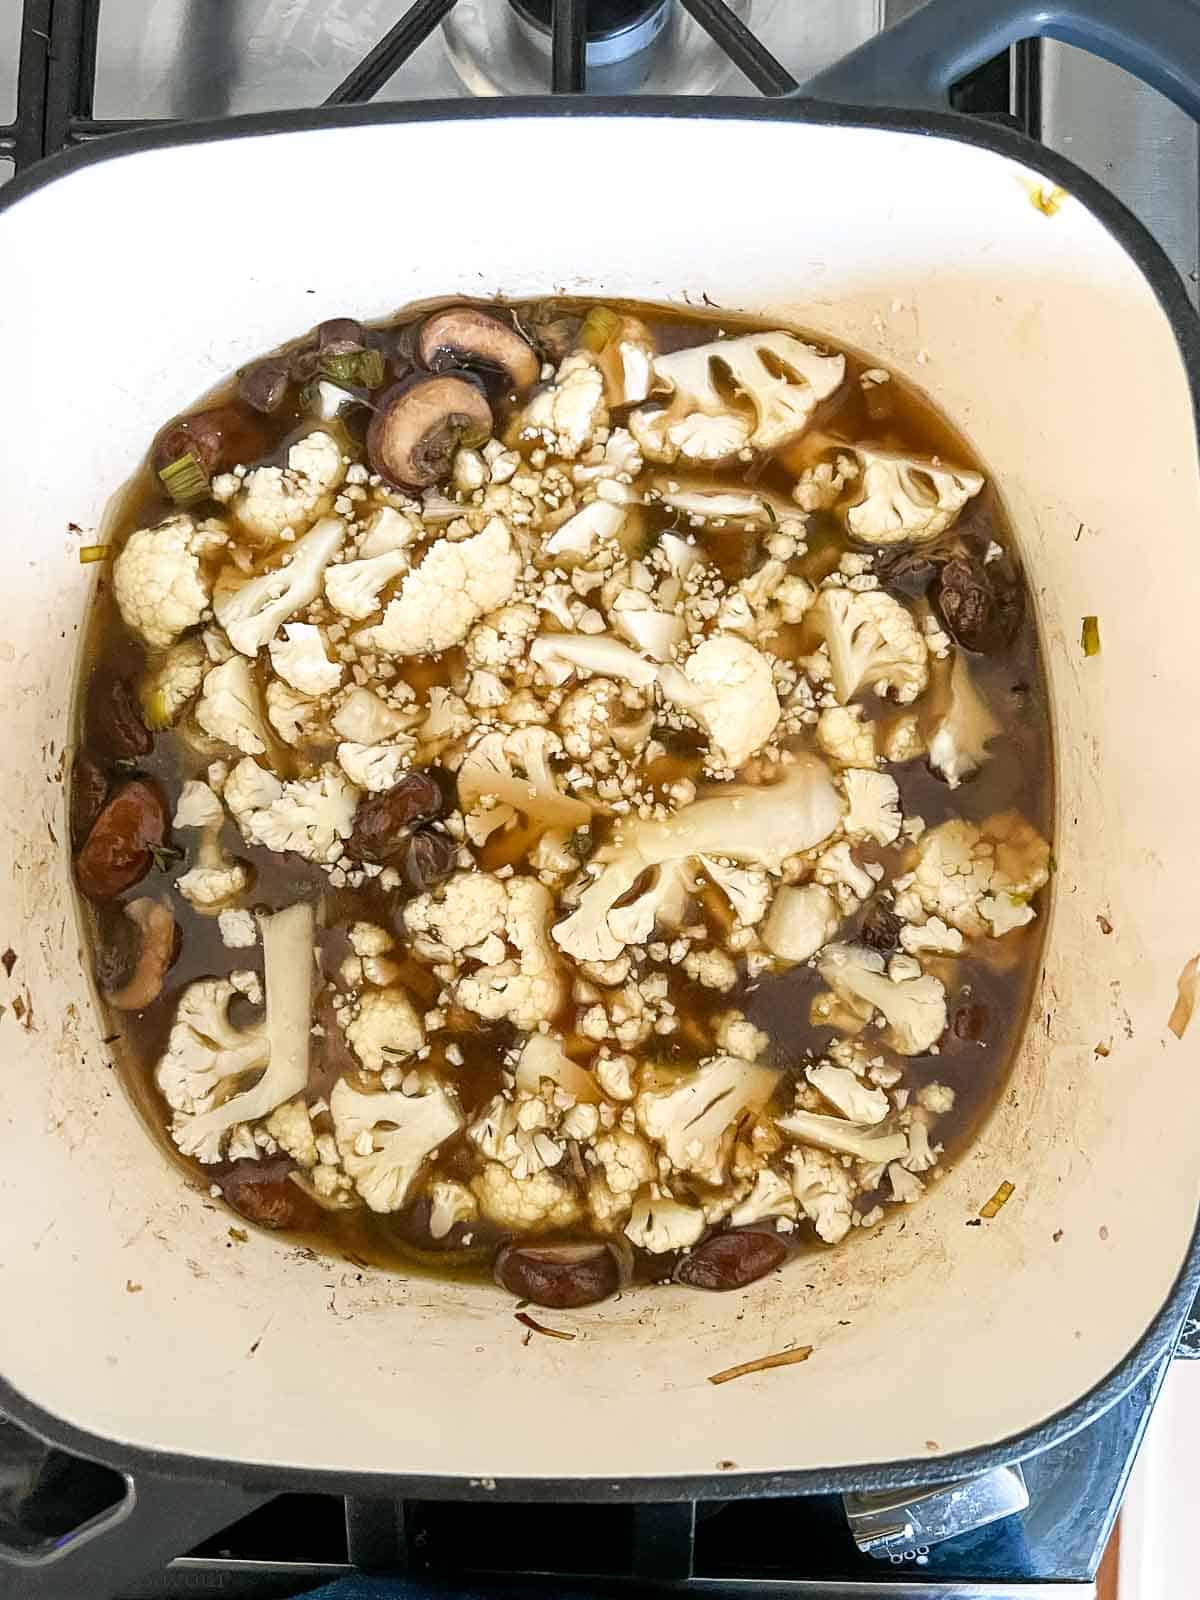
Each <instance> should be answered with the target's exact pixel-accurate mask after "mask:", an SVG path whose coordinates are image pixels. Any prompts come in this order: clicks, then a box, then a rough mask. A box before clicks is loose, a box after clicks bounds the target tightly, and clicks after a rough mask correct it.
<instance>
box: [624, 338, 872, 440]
mask: <svg viewBox="0 0 1200 1600" xmlns="http://www.w3.org/2000/svg"><path fill="white" fill-rule="evenodd" d="M718 369H719V370H720V373H721V374H722V376H723V378H724V381H725V385H727V386H729V387H732V388H733V389H734V390H735V391H736V392H737V394H738V396H739V398H740V399H741V400H742V401H743V402H744V404H743V406H742V407H741V408H740V409H734V408H732V407H731V406H730V403H729V401H728V400H727V399H726V398H725V394H724V393H723V392H722V387H719V386H718V383H717V371H718ZM845 371H846V362H845V358H844V357H843V356H840V355H838V356H827V355H824V354H822V352H821V351H819V350H815V349H814V348H813V347H812V346H811V345H807V344H805V343H803V341H801V340H800V339H797V338H796V337H795V335H794V334H790V333H786V332H783V331H777V332H761V331H760V332H754V333H749V334H744V335H742V336H741V337H740V338H736V339H719V340H716V341H714V342H713V343H711V344H704V345H697V346H694V347H693V348H692V349H689V350H676V351H673V352H672V353H671V354H669V355H664V356H656V357H655V360H654V377H655V387H656V388H658V389H666V390H668V391H669V394H670V398H669V400H668V402H667V403H666V404H665V405H664V406H662V407H660V408H657V409H653V408H651V407H643V408H641V409H639V410H637V411H635V412H633V413H632V415H631V416H630V419H629V429H630V432H631V433H632V434H633V436H634V438H635V439H636V440H637V441H638V443H639V444H640V445H641V447H642V451H643V453H644V455H645V456H646V458H647V459H648V460H651V461H664V462H673V461H677V460H683V461H704V462H708V463H710V464H716V463H718V462H723V461H728V460H730V459H731V458H732V457H733V456H736V455H737V453H738V451H739V450H743V449H751V450H756V451H769V450H778V449H779V448H781V446H783V445H785V444H789V443H791V442H792V441H793V440H794V439H797V438H799V436H800V435H801V434H802V433H803V432H804V430H805V428H807V426H808V424H809V421H810V420H811V418H812V414H813V412H814V410H815V409H816V407H817V405H818V404H819V402H820V401H822V400H825V399H828V397H829V396H830V395H831V394H832V393H833V392H834V390H835V389H836V388H837V387H838V386H839V385H840V383H841V382H842V379H843V377H844V376H845ZM747 410H749V411H750V412H751V413H752V414H751V415H747Z"/></svg>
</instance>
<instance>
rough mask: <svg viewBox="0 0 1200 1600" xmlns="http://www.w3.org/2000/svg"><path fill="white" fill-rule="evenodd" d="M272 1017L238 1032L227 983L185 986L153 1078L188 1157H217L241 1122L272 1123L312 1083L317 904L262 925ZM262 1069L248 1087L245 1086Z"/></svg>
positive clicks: (214, 981) (174, 1135) (214, 980)
mask: <svg viewBox="0 0 1200 1600" xmlns="http://www.w3.org/2000/svg"><path fill="white" fill-rule="evenodd" d="M259 926H260V927H261V929H262V941H263V961H264V969H265V974H266V999H267V1014H266V1017H265V1018H264V1020H263V1021H262V1022H260V1023H254V1024H252V1025H251V1026H250V1027H248V1028H245V1029H240V1030H239V1029H237V1028H234V1027H232V1026H231V1024H230V1022H229V1018H228V1010H229V1004H230V1002H231V1000H232V999H233V997H234V995H235V994H236V993H237V990H236V989H235V988H234V985H233V984H232V983H231V982H230V981H229V980H228V979H225V978H202V979H201V980H200V981H199V982H198V983H193V984H190V985H189V986H188V988H187V989H185V990H184V992H183V995H182V997H181V999H180V1002H179V1009H178V1010H177V1012H176V1014H175V1021H174V1023H173V1025H172V1028H171V1033H170V1038H169V1039H168V1042H167V1049H166V1053H165V1054H164V1056H163V1058H162V1060H161V1061H160V1062H159V1064H158V1066H157V1067H156V1069H155V1073H154V1079H155V1082H156V1083H157V1085H158V1087H159V1090H160V1091H161V1093H162V1095H163V1098H164V1099H165V1100H166V1102H167V1104H168V1105H169V1106H170V1107H171V1109H172V1110H173V1111H174V1113H175V1115H174V1118H173V1121H172V1124H171V1137H172V1139H174V1141H175V1143H176V1144H177V1145H178V1146H179V1148H180V1150H182V1151H183V1153H184V1155H190V1156H195V1157H196V1159H197V1160H198V1161H201V1162H205V1163H211V1162H215V1161H220V1160H221V1159H222V1156H223V1154H224V1150H225V1144H226V1141H227V1139H228V1137H229V1135H230V1134H231V1133H232V1131H233V1130H234V1129H235V1128H236V1127H238V1126H239V1124H242V1123H246V1122H257V1121H259V1120H260V1119H261V1118H263V1117H267V1116H269V1115H270V1114H271V1112H272V1111H274V1110H275V1108H276V1107H277V1106H281V1105H283V1104H284V1102H285V1101H288V1100H292V1099H294V1098H295V1097H296V1096H297V1095H299V1094H302V1093H303V1091H304V1088H305V1085H306V1083H307V1081H308V1046H309V1028H310V1026H311V1023H312V973H313V936H314V932H315V917H314V912H313V908H312V906H311V905H294V906H289V907H288V908H287V910H285V911H277V912H275V913H274V914H273V915H271V916H262V917H261V918H260V919H259ZM258 1069H262V1072H261V1076H260V1077H259V1078H258V1081H257V1082H256V1083H255V1084H254V1085H253V1086H252V1087H251V1088H248V1089H247V1088H240V1084H241V1082H242V1080H243V1079H244V1078H245V1076H246V1075H247V1074H249V1073H250V1072H253V1071H256V1070H258Z"/></svg>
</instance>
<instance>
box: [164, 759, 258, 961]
mask: <svg viewBox="0 0 1200 1600" xmlns="http://www.w3.org/2000/svg"><path fill="white" fill-rule="evenodd" d="M224 821H225V811H224V808H223V807H222V805H221V802H220V800H219V799H218V798H217V796H216V795H215V794H214V793H213V791H212V790H211V789H210V788H209V786H208V784H206V783H201V782H199V781H198V780H196V779H189V781H188V782H187V783H185V784H184V786H183V788H182V790H181V791H180V794H179V801H178V803H177V805H176V808H175V826H176V828H198V829H200V830H202V831H201V836H200V847H199V849H198V851H197V853H196V862H195V865H194V866H193V867H192V868H191V870H190V871H188V872H185V873H183V874H182V876H180V877H179V878H177V879H176V880H175V887H176V889H177V890H178V891H179V893H180V894H181V895H182V896H183V898H184V899H185V900H186V901H188V903H189V904H190V905H193V906H195V908H196V910H197V911H199V912H201V913H203V914H204V915H209V914H211V913H212V912H214V911H216V910H217V909H218V907H220V906H224V905H226V904H227V903H228V902H229V901H230V900H233V899H234V898H235V897H236V896H237V895H239V894H241V893H242V892H243V891H244V890H245V889H246V888H248V886H249V883H250V874H249V872H248V871H247V869H246V868H245V867H244V866H243V865H242V863H241V862H240V861H235V860H234V859H233V857H232V856H228V855H226V854H225V851H224V850H223V849H222V848H221V843H220V832H221V826H222V824H223V823H224ZM243 915H249V913H243ZM250 943H251V944H254V943H255V937H254V934H253V925H252V928H251V938H250Z"/></svg>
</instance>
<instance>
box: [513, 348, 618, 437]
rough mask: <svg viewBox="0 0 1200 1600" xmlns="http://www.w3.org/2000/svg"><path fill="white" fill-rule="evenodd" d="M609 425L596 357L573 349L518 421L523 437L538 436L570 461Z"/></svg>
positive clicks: (602, 377) (601, 378)
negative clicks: (547, 385) (546, 386)
mask: <svg viewBox="0 0 1200 1600" xmlns="http://www.w3.org/2000/svg"><path fill="white" fill-rule="evenodd" d="M607 425H608V407H607V406H606V405H605V403H604V375H603V373H602V372H601V371H600V368H599V366H598V365H597V363H596V361H595V359H594V358H593V357H592V356H590V355H589V354H587V353H586V352H585V351H575V352H574V353H573V354H571V355H569V356H567V357H566V359H565V360H564V361H563V362H562V364H561V365H560V366H559V369H558V371H557V373H556V374H555V377H554V382H553V383H552V384H551V385H550V386H549V387H548V388H546V389H543V390H542V391H541V393H540V394H535V395H534V397H533V398H532V400H530V401H529V403H528V404H527V405H526V407H525V412H524V415H523V416H522V418H521V423H520V435H521V438H522V439H538V440H540V441H541V443H542V444H544V445H545V447H546V448H547V450H550V451H552V452H553V454H555V455H556V456H561V457H562V458H563V459H564V460H565V461H573V460H574V459H575V458H576V456H578V455H580V454H582V452H583V451H584V450H586V449H587V448H588V447H589V446H590V445H591V444H592V443H593V441H594V439H595V436H596V431H597V429H599V428H603V427H607Z"/></svg>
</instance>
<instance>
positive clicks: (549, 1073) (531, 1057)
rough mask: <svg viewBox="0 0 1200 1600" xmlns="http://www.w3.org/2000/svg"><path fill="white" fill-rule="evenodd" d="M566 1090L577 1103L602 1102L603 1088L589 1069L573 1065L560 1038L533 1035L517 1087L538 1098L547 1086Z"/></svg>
mask: <svg viewBox="0 0 1200 1600" xmlns="http://www.w3.org/2000/svg"><path fill="white" fill-rule="evenodd" d="M547 1082H549V1083H551V1084H553V1085H554V1087H555V1088H556V1089H563V1090H565V1091H566V1093H567V1094H569V1095H571V1096H572V1098H573V1099H575V1100H576V1101H583V1102H591V1101H595V1100H598V1099H599V1098H600V1093H601V1091H600V1086H599V1084H598V1083H597V1081H596V1079H595V1078H594V1077H593V1076H592V1074H591V1073H590V1072H589V1071H588V1069H587V1068H586V1067H581V1066H580V1065H579V1063H578V1062H577V1061H572V1060H571V1057H570V1056H569V1055H567V1053H566V1051H565V1050H564V1049H563V1047H562V1040H561V1039H560V1038H559V1037H558V1036H557V1035H556V1034H549V1033H533V1034H530V1036H529V1038H528V1039H527V1040H526V1041H525V1044H524V1047H523V1048H522V1050H521V1056H520V1059H519V1061H518V1062H517V1071H516V1086H517V1088H518V1090H520V1092H521V1093H522V1094H526V1095H536V1094H538V1093H540V1092H541V1089H542V1086H543V1084H545V1083H547Z"/></svg>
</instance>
